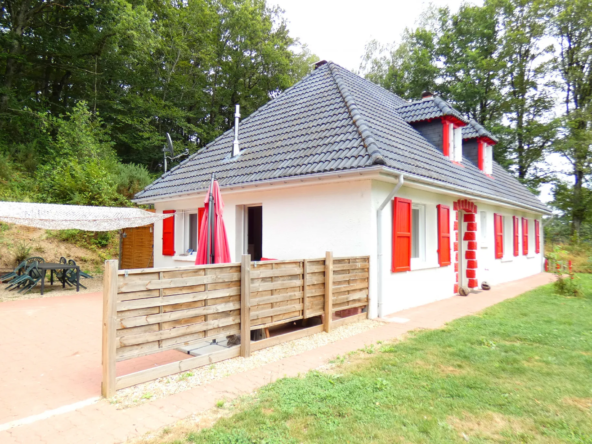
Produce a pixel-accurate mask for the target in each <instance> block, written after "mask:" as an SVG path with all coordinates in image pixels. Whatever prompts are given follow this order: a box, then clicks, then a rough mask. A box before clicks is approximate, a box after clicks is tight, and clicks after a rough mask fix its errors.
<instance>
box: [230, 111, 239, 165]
mask: <svg viewBox="0 0 592 444" xmlns="http://www.w3.org/2000/svg"><path fill="white" fill-rule="evenodd" d="M239 120H240V105H236V112H235V113H234V145H233V147H232V155H233V156H238V155H239V154H240V147H239V145H238V122H239Z"/></svg>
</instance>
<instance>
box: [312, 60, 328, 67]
mask: <svg viewBox="0 0 592 444" xmlns="http://www.w3.org/2000/svg"><path fill="white" fill-rule="evenodd" d="M326 63H327V61H326V60H319V61H318V62H315V63H314V69H318V68H320V67H321V66H323V65H325V64H326Z"/></svg>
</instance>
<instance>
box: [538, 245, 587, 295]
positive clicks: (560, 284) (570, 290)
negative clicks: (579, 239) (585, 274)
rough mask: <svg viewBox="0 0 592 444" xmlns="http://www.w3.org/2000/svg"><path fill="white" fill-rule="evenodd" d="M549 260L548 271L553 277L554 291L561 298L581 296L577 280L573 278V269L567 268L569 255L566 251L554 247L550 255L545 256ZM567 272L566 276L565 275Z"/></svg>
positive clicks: (575, 277)
mask: <svg viewBox="0 0 592 444" xmlns="http://www.w3.org/2000/svg"><path fill="white" fill-rule="evenodd" d="M547 257H548V259H549V269H550V270H551V271H552V272H553V274H554V275H555V282H554V283H553V285H554V287H555V291H556V292H557V294H559V295H561V296H572V297H573V296H575V297H579V296H582V295H583V292H582V289H581V285H580V283H579V278H578V277H577V276H575V274H574V271H573V269H570V267H569V266H568V262H569V255H568V253H567V251H565V250H562V249H561V248H559V247H555V248H554V249H553V252H552V253H549V254H548V255H547ZM566 272H567V275H566Z"/></svg>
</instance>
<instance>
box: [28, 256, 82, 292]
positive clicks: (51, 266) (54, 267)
mask: <svg viewBox="0 0 592 444" xmlns="http://www.w3.org/2000/svg"><path fill="white" fill-rule="evenodd" d="M72 262H74V261H72ZM38 269H39V270H42V271H43V270H45V271H47V270H49V271H50V272H51V275H50V282H51V284H52V285H53V275H54V273H56V272H58V271H60V270H61V271H62V276H63V277H64V278H63V280H61V282H62V288H66V282H68V285H74V284H76V291H80V267H79V266H78V265H76V262H74V264H63V263H57V264H56V263H51V262H45V263H42V264H39V266H38ZM68 270H72V271H74V270H75V271H76V272H75V273H72V276H71V277H70V278H68V273H67V272H68ZM56 276H57V273H56ZM85 288H86V287H85ZM44 289H45V272H43V273H41V294H42V295H43V291H44Z"/></svg>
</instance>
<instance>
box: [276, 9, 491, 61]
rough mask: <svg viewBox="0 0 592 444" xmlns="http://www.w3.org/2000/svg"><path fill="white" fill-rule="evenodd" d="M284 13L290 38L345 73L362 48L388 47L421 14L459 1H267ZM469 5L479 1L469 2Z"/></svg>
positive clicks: (357, 57)
mask: <svg viewBox="0 0 592 444" xmlns="http://www.w3.org/2000/svg"><path fill="white" fill-rule="evenodd" d="M268 3H269V4H270V5H273V4H277V5H278V6H280V7H281V8H282V9H283V10H284V11H285V17H286V19H287V20H288V22H289V24H288V26H289V30H290V34H291V35H292V36H293V37H298V38H300V40H301V42H302V43H305V44H307V45H308V47H309V48H310V50H311V52H312V53H314V54H316V55H317V56H319V57H320V58H321V60H330V61H332V62H335V63H337V64H339V65H341V66H343V67H344V68H347V69H349V70H354V69H356V70H357V69H358V67H359V65H360V57H361V56H362V54H363V53H364V46H365V45H366V43H368V42H369V41H370V40H372V39H376V40H378V41H380V42H381V43H391V42H393V41H394V40H396V39H398V38H399V36H400V35H401V33H402V32H403V30H404V29H405V28H406V27H412V26H413V25H414V24H415V23H416V21H417V20H418V18H419V16H420V15H421V13H422V12H423V11H425V10H426V9H427V8H429V7H430V5H432V7H440V6H449V7H450V8H451V9H452V10H453V11H456V10H457V9H458V8H459V6H460V4H461V3H462V1H461V0H432V1H431V2H430V1H426V0H390V1H388V0H362V1H359V0H357V1H351V0H332V1H329V0H268ZM471 3H473V4H482V1H479V0H473V1H471Z"/></svg>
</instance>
